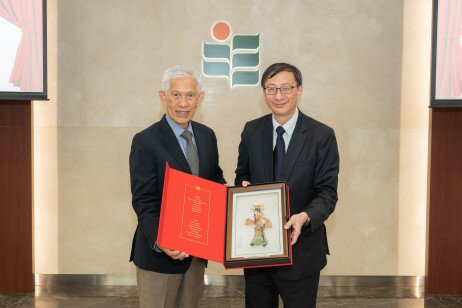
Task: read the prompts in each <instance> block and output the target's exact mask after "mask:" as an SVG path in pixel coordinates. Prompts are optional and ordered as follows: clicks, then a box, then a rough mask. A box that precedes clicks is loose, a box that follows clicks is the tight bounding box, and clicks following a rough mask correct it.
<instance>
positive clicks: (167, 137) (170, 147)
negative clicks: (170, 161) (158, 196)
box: [160, 116, 191, 173]
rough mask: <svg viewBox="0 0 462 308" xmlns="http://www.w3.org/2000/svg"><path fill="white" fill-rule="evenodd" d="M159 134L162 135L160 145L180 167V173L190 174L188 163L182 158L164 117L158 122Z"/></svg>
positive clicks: (176, 141)
mask: <svg viewBox="0 0 462 308" xmlns="http://www.w3.org/2000/svg"><path fill="white" fill-rule="evenodd" d="M160 132H161V133H162V135H163V138H162V143H163V144H164V146H165V148H166V149H167V151H168V152H169V153H170V154H171V155H172V156H173V158H174V159H175V160H176V162H177V163H178V164H179V165H180V166H181V169H182V170H181V171H184V172H188V173H191V169H190V168H189V164H188V161H187V160H186V157H184V154H183V151H182V150H181V147H180V144H179V143H178V140H177V138H176V136H175V134H174V133H173V131H172V129H171V127H170V125H168V122H167V120H166V119H165V116H164V117H163V118H162V120H160Z"/></svg>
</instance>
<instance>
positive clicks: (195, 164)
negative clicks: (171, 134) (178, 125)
mask: <svg viewBox="0 0 462 308" xmlns="http://www.w3.org/2000/svg"><path fill="white" fill-rule="evenodd" d="M181 137H183V138H184V139H185V140H186V152H187V156H188V163H189V168H190V169H191V173H192V174H193V175H199V156H198V155H197V149H196V146H195V145H194V143H193V142H192V133H191V132H190V131H189V130H185V131H184V132H183V133H182V134H181Z"/></svg>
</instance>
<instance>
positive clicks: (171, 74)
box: [162, 65, 202, 92]
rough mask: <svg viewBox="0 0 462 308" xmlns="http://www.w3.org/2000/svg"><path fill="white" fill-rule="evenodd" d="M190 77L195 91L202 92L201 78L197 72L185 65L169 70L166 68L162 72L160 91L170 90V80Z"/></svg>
mask: <svg viewBox="0 0 462 308" xmlns="http://www.w3.org/2000/svg"><path fill="white" fill-rule="evenodd" d="M187 75H189V76H192V77H193V78H194V80H195V81H196V86H197V91H199V92H201V91H202V77H201V74H199V72H197V71H195V70H193V69H192V68H190V67H187V66H185V65H177V66H173V67H170V68H167V69H166V70H165V71H164V75H163V77H162V90H164V91H167V90H168V89H169V88H170V80H172V79H175V78H178V77H184V76H187Z"/></svg>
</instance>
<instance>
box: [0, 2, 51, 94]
mask: <svg viewBox="0 0 462 308" xmlns="http://www.w3.org/2000/svg"><path fill="white" fill-rule="evenodd" d="M46 12H47V10H46V0H28V1H19V0H15V1H0V33H1V37H0V101H2V100H10V101H21V100H47V97H48V87H47V36H46V34H47V27H46V25H47V18H46V17H47V15H46Z"/></svg>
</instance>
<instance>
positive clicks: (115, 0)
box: [35, 0, 431, 275]
mask: <svg viewBox="0 0 462 308" xmlns="http://www.w3.org/2000/svg"><path fill="white" fill-rule="evenodd" d="M49 3H50V4H51V8H50V4H49V10H51V13H50V15H51V18H50V19H51V21H52V22H51V25H50V28H51V29H50V33H51V34H52V36H51V37H50V40H51V41H52V42H55V43H51V50H52V52H51V53H49V57H50V58H51V61H50V60H49V61H50V63H52V64H51V65H52V68H53V67H54V66H53V65H56V74H54V73H51V74H50V77H49V78H50V82H51V83H52V84H54V85H55V87H56V93H55V92H52V93H53V94H52V95H51V97H52V101H51V102H50V104H49V105H46V104H42V105H40V104H37V105H36V106H35V110H36V112H35V114H36V126H38V129H37V128H36V132H37V133H36V135H37V137H36V147H35V154H36V156H35V157H36V164H35V166H36V169H35V172H36V173H35V174H36V177H35V180H36V183H35V190H36V194H35V202H36V213H37V210H38V209H40V213H41V214H40V215H36V220H37V219H38V220H39V221H38V222H37V223H36V272H38V273H82V274H86V273H98V274H131V273H133V265H132V264H130V263H128V262H127V261H128V257H129V252H130V245H131V239H132V235H133V231H134V229H135V226H136V217H135V214H134V212H133V210H132V208H131V204H130V197H131V196H130V189H129V175H128V154H129V148H130V143H131V138H132V136H133V135H134V133H135V132H137V131H139V130H141V129H143V128H144V127H146V126H148V125H150V124H151V123H152V122H154V121H157V120H158V119H159V118H160V116H161V115H162V113H163V109H162V106H161V105H160V102H159V100H158V98H157V90H158V89H159V87H160V82H161V74H162V71H163V69H165V68H166V67H169V66H172V65H176V64H187V65H190V66H192V67H194V68H196V69H200V65H201V51H202V49H201V44H202V42H206V41H207V42H212V41H213V40H212V37H211V35H210V29H211V27H212V25H213V24H214V23H215V22H216V21H219V20H225V21H227V22H228V23H229V24H230V25H231V27H232V34H256V33H260V38H261V44H260V52H261V67H262V68H263V69H264V68H266V67H267V66H268V65H269V64H271V63H273V62H276V61H287V62H291V63H294V64H296V65H297V66H298V67H299V68H300V69H301V71H302V73H303V74H304V93H303V99H302V101H301V103H300V109H301V110H302V111H303V112H305V113H306V114H308V115H310V116H312V117H314V118H317V119H318V120H320V121H322V122H325V123H326V124H328V125H330V126H332V127H333V128H334V129H335V131H336V133H337V138H338V141H339V148H340V154H341V174H340V183H339V196H340V200H339V203H338V207H337V209H336V211H335V213H334V214H333V215H332V216H331V218H330V219H329V221H328V223H327V225H328V233H329V240H330V248H331V253H332V255H331V256H330V257H329V264H328V266H327V268H326V269H325V270H324V272H323V273H324V274H329V275H423V274H424V265H423V262H424V260H425V249H424V238H425V216H424V215H425V204H426V182H425V180H424V179H425V177H426V170H427V167H426V153H427V152H426V146H427V129H428V122H427V118H428V115H427V112H428V111H427V105H428V100H427V97H426V93H427V92H428V89H427V88H428V80H427V79H426V78H424V77H422V74H427V75H428V71H429V70H428V66H429V60H428V56H429V48H430V46H429V45H428V46H427V44H428V43H429V33H427V32H426V31H428V29H429V24H430V17H429V16H430V11H431V1H430V0H424V1H418V0H404V1H403V0H342V1H338V0H336V1H333V0H332V1H328V0H323V1H314V0H313V1H292V2H289V3H288V2H283V1H275V0H273V1H228V2H225V1H200V2H198V1H152V0H151V1H148V0H138V1H122V0H111V1H109V0H97V1H77V0H74V1H71V0H62V1H59V2H57V1H56V0H54V1H49ZM54 14H55V15H54ZM53 20H54V21H57V22H56V23H55V22H53ZM53 29H54V30H53ZM53 34H54V35H53ZM425 48H427V49H425ZM422 49H424V50H425V51H424V52H422ZM427 51H428V52H427ZM415 54H418V56H414V55H415ZM53 63H54V64H53ZM52 71H53V69H52ZM204 82H205V91H206V93H207V95H206V98H205V101H204V102H203V104H202V106H201V108H200V110H199V111H198V114H197V116H196V120H199V121H201V122H203V123H205V124H206V125H209V126H210V127H212V128H214V129H215V131H216V133H217V137H218V142H219V150H220V155H221V157H220V158H221V164H222V167H223V169H224V172H225V176H226V178H227V180H228V181H230V182H232V180H233V175H234V168H235V165H236V159H237V146H238V143H239V134H240V132H241V129H242V127H243V125H244V123H245V122H246V121H247V120H250V119H253V118H256V117H259V116H261V115H263V114H265V113H267V112H268V110H267V108H266V105H265V104H264V101H263V98H262V95H261V90H260V89H259V88H258V87H236V88H233V89H231V88H230V87H229V81H228V80H226V79H213V78H204ZM422 93H425V94H422ZM45 105H46V106H45ZM53 106H54V107H53ZM47 117H48V118H51V119H52V120H50V121H49V122H46V121H45V120H44V119H46V118H47ZM53 121H55V122H54V124H53ZM39 123H48V124H44V125H40V124H39ZM37 143H39V144H37ZM46 145H49V148H47V149H46V148H45V146H46ZM47 151H50V153H52V154H53V153H54V154H53V155H54V156H53V155H47V153H48V152H47ZM50 159H51V161H50ZM40 183H47V186H46V188H43V186H45V184H40ZM45 222H49V223H50V224H49V228H48V229H47V227H46V225H48V223H45ZM408 222H409V223H408ZM37 228H38V229H37ZM48 235H51V236H50V237H47V236H48ZM37 244H40V245H38V246H37ZM44 247H45V248H44ZM416 260H418V261H417V262H416ZM208 273H209V274H230V273H231V274H235V273H240V271H224V270H223V268H222V266H221V265H219V264H211V266H210V267H209V269H208Z"/></svg>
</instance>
